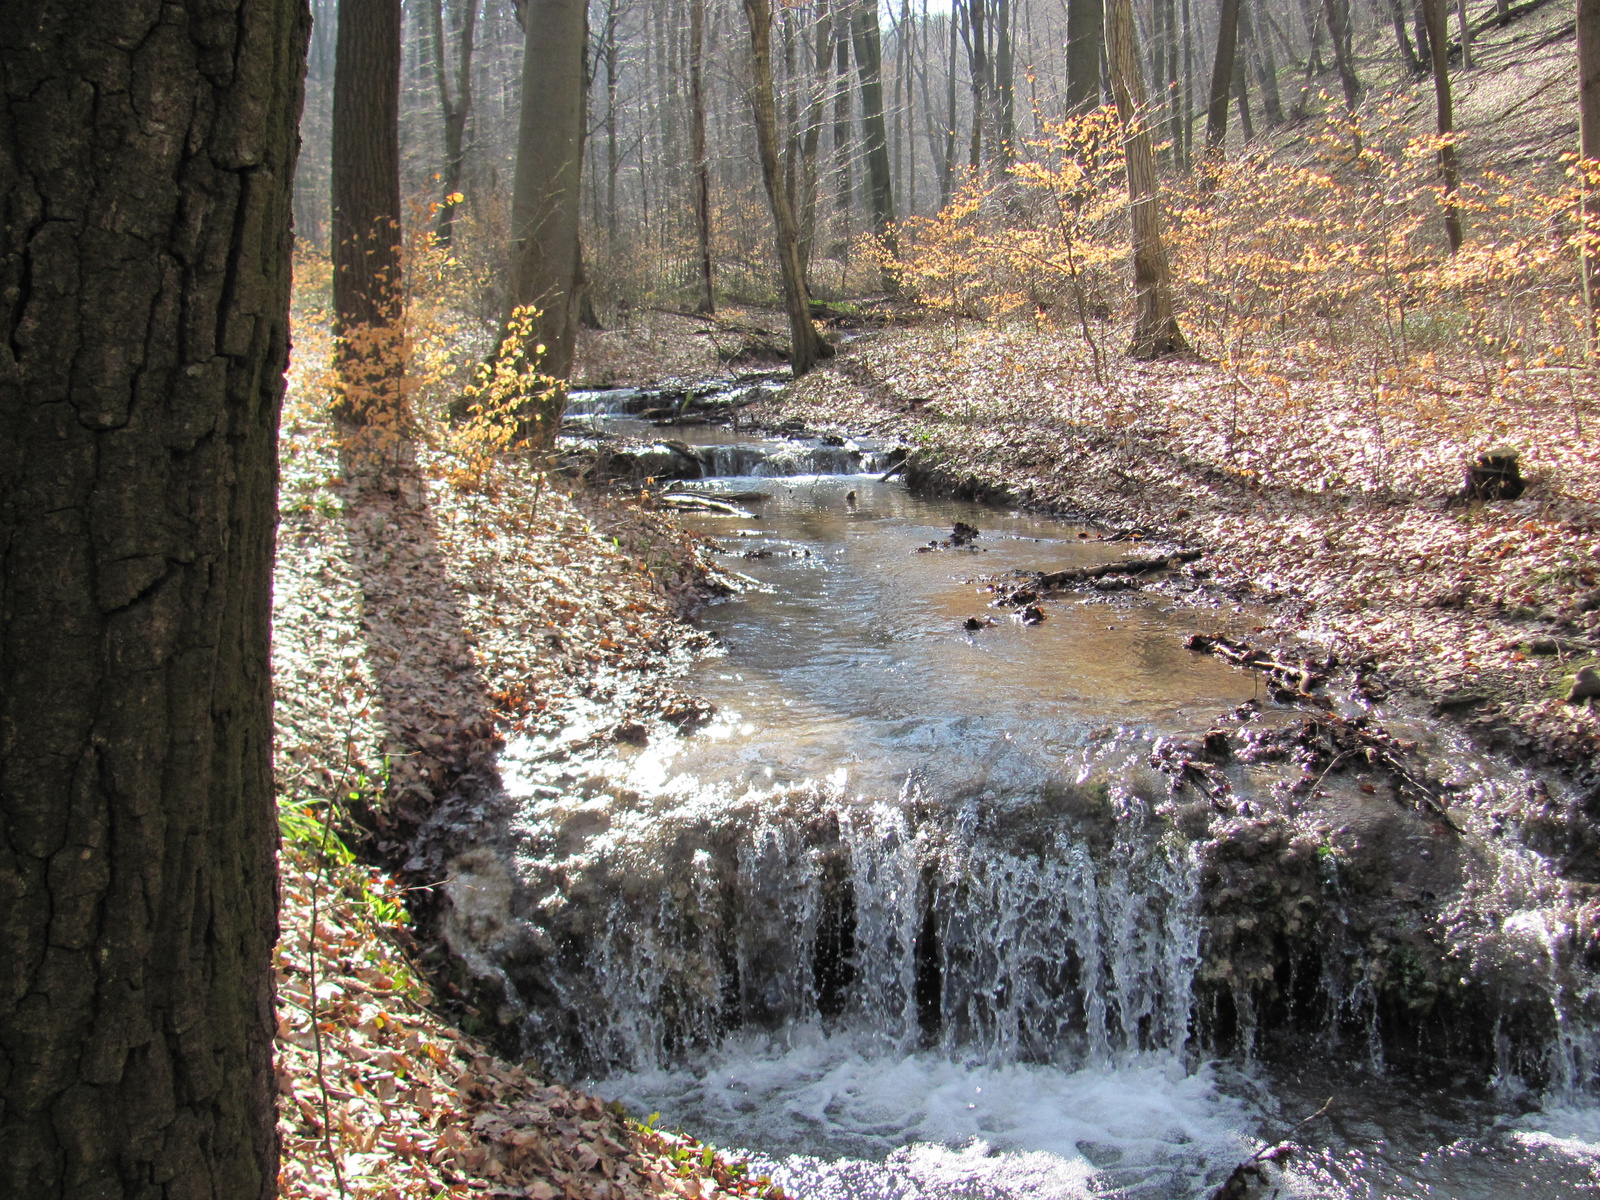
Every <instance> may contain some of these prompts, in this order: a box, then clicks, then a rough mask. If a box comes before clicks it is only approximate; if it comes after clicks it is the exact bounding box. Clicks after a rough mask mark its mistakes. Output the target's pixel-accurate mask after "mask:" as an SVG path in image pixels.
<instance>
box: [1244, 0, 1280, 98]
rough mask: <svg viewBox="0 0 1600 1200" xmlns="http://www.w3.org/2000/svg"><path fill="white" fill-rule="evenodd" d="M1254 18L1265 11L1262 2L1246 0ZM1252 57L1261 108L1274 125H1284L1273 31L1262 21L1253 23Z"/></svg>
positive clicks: (1251, 30) (1251, 32)
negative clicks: (1264, 25) (1274, 53)
mask: <svg viewBox="0 0 1600 1200" xmlns="http://www.w3.org/2000/svg"><path fill="white" fill-rule="evenodd" d="M1245 3H1246V4H1248V5H1249V6H1250V8H1251V9H1252V10H1253V12H1252V15H1253V16H1260V15H1261V14H1262V12H1263V11H1264V10H1263V9H1262V7H1261V3H1260V0H1245ZM1250 45H1251V50H1252V52H1253V53H1252V55H1251V57H1252V58H1253V59H1254V60H1255V64H1256V81H1257V82H1258V83H1259V84H1260V87H1261V107H1262V109H1263V110H1265V112H1266V114H1267V121H1268V123H1269V124H1272V125H1282V124H1283V97H1282V96H1281V95H1280V94H1279V92H1278V60H1277V59H1276V58H1275V57H1274V56H1273V53H1272V37H1271V31H1270V30H1266V29H1263V28H1262V25H1261V22H1260V21H1252V23H1251V29H1250Z"/></svg>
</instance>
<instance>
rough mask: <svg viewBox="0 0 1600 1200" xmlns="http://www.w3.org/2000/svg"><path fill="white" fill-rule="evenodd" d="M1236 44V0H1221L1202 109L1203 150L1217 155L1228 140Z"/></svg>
mask: <svg viewBox="0 0 1600 1200" xmlns="http://www.w3.org/2000/svg"><path fill="white" fill-rule="evenodd" d="M1238 44H1239V0H1222V11H1221V14H1220V16H1219V17H1218V18H1217V57H1216V58H1215V59H1214V60H1212V64H1211V100H1210V103H1209V105H1208V106H1207V108H1206V153H1207V154H1213V155H1221V154H1222V153H1223V150H1224V148H1225V147H1226V145H1227V142H1228V95H1229V93H1230V92H1231V91H1232V90H1233V71H1234V57H1235V54H1236V51H1237V48H1238Z"/></svg>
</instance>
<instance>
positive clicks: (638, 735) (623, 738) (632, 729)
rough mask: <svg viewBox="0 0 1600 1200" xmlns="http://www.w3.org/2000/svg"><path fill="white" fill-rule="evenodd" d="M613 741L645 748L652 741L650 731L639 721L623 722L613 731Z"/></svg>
mask: <svg viewBox="0 0 1600 1200" xmlns="http://www.w3.org/2000/svg"><path fill="white" fill-rule="evenodd" d="M611 740H612V741H615V742H625V743H627V744H628V745H630V746H643V745H644V744H645V743H647V742H648V741H649V740H650V731H649V730H648V729H646V728H645V727H644V726H643V725H641V724H639V722H637V721H623V722H622V723H621V724H619V725H618V726H617V727H616V728H615V729H613V730H612V731H611Z"/></svg>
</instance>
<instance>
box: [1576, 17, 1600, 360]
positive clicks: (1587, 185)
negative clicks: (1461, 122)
mask: <svg viewBox="0 0 1600 1200" xmlns="http://www.w3.org/2000/svg"><path fill="white" fill-rule="evenodd" d="M1578 155H1579V157H1580V158H1582V159H1584V160H1586V161H1587V165H1588V168H1589V170H1588V174H1587V176H1586V179H1585V182H1584V188H1583V235H1584V237H1583V243H1582V244H1583V296H1584V301H1585V302H1586V303H1587V305H1588V307H1589V341H1590V346H1591V348H1592V347H1594V346H1595V345H1596V344H1597V343H1600V161H1597V160H1600V0H1578Z"/></svg>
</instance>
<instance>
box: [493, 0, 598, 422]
mask: <svg viewBox="0 0 1600 1200" xmlns="http://www.w3.org/2000/svg"><path fill="white" fill-rule="evenodd" d="M587 14H588V6H587V5H586V4H585V3H584V2H583V0H528V12H527V31H528V37H527V42H526V48H525V49H524V51H523V59H522V116H521V126H520V130H519V133H518V135H517V176H516V183H515V187H514V190H513V194H512V200H511V238H512V247H511V303H512V306H513V307H515V308H530V307H531V308H537V309H538V310H539V313H540V315H539V319H538V320H537V321H536V322H535V323H534V334H535V337H536V340H537V341H538V342H540V343H542V344H543V345H544V348H545V352H544V357H543V359H542V360H541V362H540V369H541V370H543V371H544V372H546V373H547V374H550V375H554V376H555V377H556V378H557V379H565V378H567V376H568V375H570V374H571V372H572V354H573V349H574V344H575V341H576V337H577V327H578V319H577V318H578V314H577V299H578V233H579V228H578V226H579V216H580V213H579V204H580V199H581V197H580V191H579V184H580V181H581V178H582V173H583V124H584V93H585V90H586V88H585V85H586V82H587V81H586V80H585V78H584V69H583V58H584V44H585V42H586V40H587V38H588V21H587ZM557 408H559V401H558V403H557ZM539 420H540V424H541V426H542V428H541V430H540V431H539V432H538V433H537V434H536V437H546V436H548V437H553V436H554V435H555V429H556V427H557V426H558V425H559V424H560V413H559V412H554V413H553V414H552V413H549V412H546V413H542V414H540V417H539Z"/></svg>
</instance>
